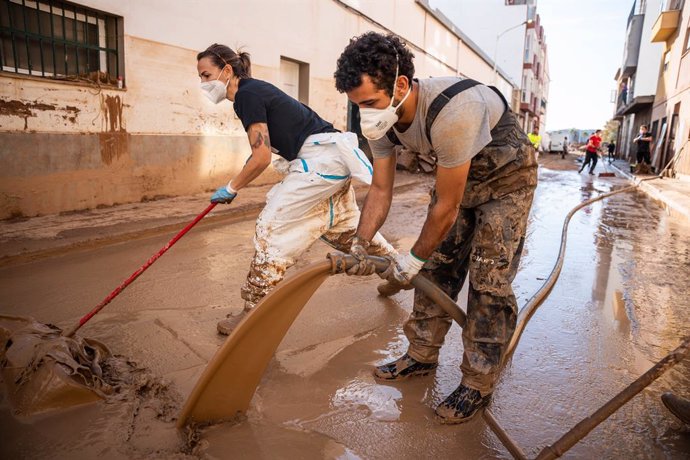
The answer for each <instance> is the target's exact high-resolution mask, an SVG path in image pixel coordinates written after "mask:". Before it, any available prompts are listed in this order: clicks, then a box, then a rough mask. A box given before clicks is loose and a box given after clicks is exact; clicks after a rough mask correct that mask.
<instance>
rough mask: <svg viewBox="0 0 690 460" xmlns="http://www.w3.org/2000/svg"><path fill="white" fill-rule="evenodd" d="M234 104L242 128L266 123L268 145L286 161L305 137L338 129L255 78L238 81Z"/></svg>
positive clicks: (268, 84)
mask: <svg viewBox="0 0 690 460" xmlns="http://www.w3.org/2000/svg"><path fill="white" fill-rule="evenodd" d="M233 107H234V109H235V113H236V114H237V116H238V117H239V118H240V120H241V121H242V126H244V129H245V131H246V130H248V129H249V126H250V125H252V124H254V123H266V124H267V125H268V135H269V137H270V141H271V147H273V148H274V149H276V150H277V152H275V153H277V154H278V155H280V156H281V157H283V158H285V159H286V160H288V161H292V160H294V159H295V158H297V153H298V152H299V151H300V149H301V148H302V144H304V141H305V139H306V138H307V137H309V136H311V135H312V134H318V133H325V132H337V131H338V130H337V129H335V128H333V125H332V124H331V123H328V122H327V121H325V120H323V119H322V118H321V117H320V116H319V115H318V114H317V113H316V112H314V111H313V110H312V109H310V108H309V107H307V106H306V105H304V104H302V103H301V102H299V101H297V100H295V99H293V98H291V97H290V96H288V95H287V94H285V93H284V92H283V91H281V90H280V89H278V88H276V87H275V86H273V85H272V84H270V83H267V82H265V81H262V80H256V79H254V78H244V79H242V80H240V83H239V89H238V90H237V93H236V94H235V103H234V105H233Z"/></svg>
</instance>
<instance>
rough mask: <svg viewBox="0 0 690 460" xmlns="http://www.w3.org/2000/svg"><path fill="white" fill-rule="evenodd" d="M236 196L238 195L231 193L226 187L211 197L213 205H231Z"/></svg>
mask: <svg viewBox="0 0 690 460" xmlns="http://www.w3.org/2000/svg"><path fill="white" fill-rule="evenodd" d="M236 196H237V193H233V192H231V191H229V190H228V188H227V187H226V186H225V185H224V186H222V187H220V188H219V189H218V190H216V192H215V193H214V194H213V195H211V203H223V204H230V203H232V200H234V199H235V197H236Z"/></svg>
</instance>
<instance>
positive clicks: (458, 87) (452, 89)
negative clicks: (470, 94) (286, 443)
mask: <svg viewBox="0 0 690 460" xmlns="http://www.w3.org/2000/svg"><path fill="white" fill-rule="evenodd" d="M480 84H481V83H479V82H478V81H476V80H471V79H469V78H465V79H464V80H460V81H459V82H457V83H453V84H452V85H450V86H449V87H448V88H446V89H444V90H443V92H441V94H439V95H438V96H436V98H435V99H434V100H433V101H432V102H431V105H429V110H428V111H427V113H426V138H427V139H429V144H431V125H433V124H434V121H435V120H436V117H437V116H438V114H439V113H441V110H442V109H443V108H444V107H445V106H446V104H448V102H449V101H450V100H451V99H452V98H453V96H456V95H457V94H460V93H462V92H463V91H465V90H466V89H470V88H472V87H473V86H477V85H480Z"/></svg>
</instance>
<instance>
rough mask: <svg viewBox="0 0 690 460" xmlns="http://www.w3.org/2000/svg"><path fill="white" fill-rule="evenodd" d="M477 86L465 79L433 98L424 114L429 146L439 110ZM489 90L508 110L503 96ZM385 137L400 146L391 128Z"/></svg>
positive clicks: (470, 80)
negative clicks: (432, 128)
mask: <svg viewBox="0 0 690 460" xmlns="http://www.w3.org/2000/svg"><path fill="white" fill-rule="evenodd" d="M477 85H481V83H479V82H478V81H476V80H472V79H470V78H465V79H463V80H460V81H459V82H457V83H453V84H452V85H450V86H449V87H448V88H446V89H445V90H443V91H442V92H441V94H439V95H438V96H436V98H434V100H433V101H432V102H431V104H430V105H429V110H428V111H427V113H426V123H425V127H426V130H425V132H426V138H427V139H428V140H429V144H431V125H433V124H434V121H436V117H437V116H438V114H439V113H441V110H442V109H443V108H444V107H445V106H446V104H448V102H449V101H450V100H451V99H452V98H453V97H454V96H457V95H458V94H460V93H462V92H463V91H465V90H466V89H470V88H472V87H473V86H477ZM489 88H491V89H492V90H493V91H494V92H495V93H496V94H497V95H498V97H500V98H501V101H503V105H504V106H505V109H506V110H509V107H510V106H509V104H508V101H507V100H506V98H505V97H504V96H503V93H501V92H500V91H499V90H498V88H496V87H495V86H489ZM386 137H388V140H389V141H391V142H392V143H393V144H395V145H402V143H401V142H400V139H398V136H396V134H395V131H393V128H391V129H389V130H388V132H386Z"/></svg>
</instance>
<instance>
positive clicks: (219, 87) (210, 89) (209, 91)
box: [201, 71, 230, 104]
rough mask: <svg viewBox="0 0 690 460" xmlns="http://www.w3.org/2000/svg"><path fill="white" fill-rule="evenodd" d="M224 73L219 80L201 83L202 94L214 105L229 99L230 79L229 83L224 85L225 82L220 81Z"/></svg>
mask: <svg viewBox="0 0 690 460" xmlns="http://www.w3.org/2000/svg"><path fill="white" fill-rule="evenodd" d="M222 73H223V72H222V71H221V73H220V74H218V78H216V79H215V80H213V81H204V82H201V92H202V93H204V96H206V97H207V98H208V100H209V101H211V102H213V103H214V104H219V103H220V102H221V101H222V100H223V99H225V98H226V97H227V93H228V84H229V83H230V79H228V81H227V83H225V84H223V82H222V81H220V76H221V75H222Z"/></svg>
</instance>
